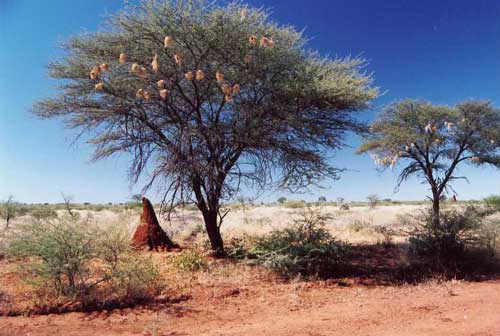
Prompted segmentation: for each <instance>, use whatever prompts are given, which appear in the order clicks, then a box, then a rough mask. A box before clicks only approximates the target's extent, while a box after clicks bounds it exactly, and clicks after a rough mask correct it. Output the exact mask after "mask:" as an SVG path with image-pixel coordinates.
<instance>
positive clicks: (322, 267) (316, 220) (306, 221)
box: [249, 209, 347, 277]
mask: <svg viewBox="0 0 500 336" xmlns="http://www.w3.org/2000/svg"><path fill="white" fill-rule="evenodd" d="M328 219H329V217H328V216H325V215H323V214H321V212H320V210H317V209H307V210H304V211H302V212H301V218H300V219H297V220H294V221H293V223H292V224H291V225H290V226H289V227H287V228H285V229H282V230H275V231H272V232H271V233H270V234H269V235H266V236H263V237H260V238H257V239H256V240H255V243H254V246H253V247H252V248H251V249H250V251H249V255H250V256H252V257H253V258H255V259H256V261H257V262H258V263H260V264H262V265H264V266H266V267H269V268H271V269H274V270H276V271H278V272H280V273H282V274H285V275H292V274H297V273H300V274H304V275H313V274H317V275H319V276H322V277H325V276H329V275H332V274H333V273H334V272H335V267H336V266H337V265H338V264H339V263H341V261H342V258H343V256H344V255H345V253H346V251H347V245H346V244H344V243H341V242H339V241H337V240H336V239H335V238H334V237H333V236H332V235H331V233H330V232H329V231H328V230H327V229H325V224H326V221H327V220H328Z"/></svg>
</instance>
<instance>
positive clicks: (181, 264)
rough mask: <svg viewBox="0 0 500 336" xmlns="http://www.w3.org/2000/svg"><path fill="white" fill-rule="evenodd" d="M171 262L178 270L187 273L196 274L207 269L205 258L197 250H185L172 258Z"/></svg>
mask: <svg viewBox="0 0 500 336" xmlns="http://www.w3.org/2000/svg"><path fill="white" fill-rule="evenodd" d="M170 260H171V262H172V263H173V264H174V266H175V267H176V268H178V269H180V270H182V271H186V272H194V271H198V270H201V269H204V268H206V267H207V261H206V259H205V256H204V255H203V253H202V252H201V251H200V250H199V249H197V248H193V249H189V250H183V251H182V252H180V253H178V254H175V255H173V256H171V259H170Z"/></svg>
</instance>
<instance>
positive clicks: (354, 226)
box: [348, 219, 371, 232]
mask: <svg viewBox="0 0 500 336" xmlns="http://www.w3.org/2000/svg"><path fill="white" fill-rule="evenodd" d="M370 227H371V225H370V223H368V222H366V221H362V220H359V219H355V220H353V221H352V222H351V224H349V226H348V229H349V231H352V232H360V231H363V230H365V229H368V228H370Z"/></svg>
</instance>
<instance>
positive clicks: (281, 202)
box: [278, 197, 287, 204]
mask: <svg viewBox="0 0 500 336" xmlns="http://www.w3.org/2000/svg"><path fill="white" fill-rule="evenodd" d="M286 201H287V198H286V197H280V198H278V203H279V204H285V202H286Z"/></svg>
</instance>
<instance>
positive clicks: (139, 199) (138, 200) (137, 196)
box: [131, 194, 142, 203]
mask: <svg viewBox="0 0 500 336" xmlns="http://www.w3.org/2000/svg"><path fill="white" fill-rule="evenodd" d="M131 198H132V201H133V202H135V203H141V202H142V195H141V194H134V195H132V197H131Z"/></svg>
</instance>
